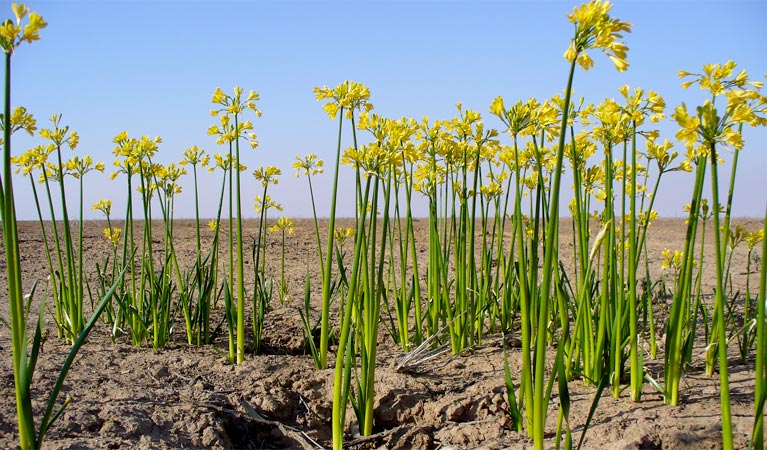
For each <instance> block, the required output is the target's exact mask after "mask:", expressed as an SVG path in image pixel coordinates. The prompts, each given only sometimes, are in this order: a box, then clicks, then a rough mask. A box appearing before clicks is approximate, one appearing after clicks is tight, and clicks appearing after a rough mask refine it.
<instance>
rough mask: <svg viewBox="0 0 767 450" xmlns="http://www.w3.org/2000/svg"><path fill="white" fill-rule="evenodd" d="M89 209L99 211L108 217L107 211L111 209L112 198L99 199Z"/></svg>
mask: <svg viewBox="0 0 767 450" xmlns="http://www.w3.org/2000/svg"><path fill="white" fill-rule="evenodd" d="M91 209H92V210H93V211H101V212H103V213H104V215H105V216H107V217H109V213H110V211H112V200H99V201H98V203H95V204H94V205H93V206H91Z"/></svg>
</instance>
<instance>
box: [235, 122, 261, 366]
mask: <svg viewBox="0 0 767 450" xmlns="http://www.w3.org/2000/svg"><path fill="white" fill-rule="evenodd" d="M234 129H235V130H239V129H240V128H239V117H238V115H237V114H235V115H234ZM234 149H235V163H234V164H233V167H232V170H234V172H235V181H236V182H237V189H236V190H235V204H236V213H237V364H241V363H242V362H243V361H244V360H245V273H244V272H245V271H244V267H243V264H244V261H243V259H242V198H241V196H242V184H241V182H240V139H239V137H238V138H237V139H235V141H234ZM264 200H266V199H264ZM254 314H255V311H254Z"/></svg>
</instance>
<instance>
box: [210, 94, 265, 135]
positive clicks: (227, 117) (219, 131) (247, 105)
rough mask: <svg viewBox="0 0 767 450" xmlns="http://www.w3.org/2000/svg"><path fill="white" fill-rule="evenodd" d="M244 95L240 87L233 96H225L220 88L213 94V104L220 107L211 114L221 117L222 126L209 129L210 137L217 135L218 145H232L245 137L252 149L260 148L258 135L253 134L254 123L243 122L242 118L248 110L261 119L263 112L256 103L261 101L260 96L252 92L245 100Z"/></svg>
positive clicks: (212, 126) (213, 126)
mask: <svg viewBox="0 0 767 450" xmlns="http://www.w3.org/2000/svg"><path fill="white" fill-rule="evenodd" d="M243 93H244V91H243V89H242V88H241V87H239V86H236V87H235V88H234V94H233V95H228V94H225V93H224V91H223V90H222V89H221V88H220V87H219V88H216V90H215V92H213V99H212V102H213V103H214V104H216V105H218V106H219V107H218V108H214V109H212V110H211V111H210V114H211V115H212V116H214V117H215V116H218V117H219V121H220V126H219V125H211V126H210V127H209V128H208V135H210V136H216V135H217V136H218V138H217V139H216V143H217V144H218V145H222V144H226V143H229V144H231V143H233V142H234V141H236V140H237V139H240V138H243V137H244V138H246V139H247V141H248V144H250V147H251V148H252V149H256V148H257V147H258V140H256V133H254V132H253V123H252V122H251V121H250V120H246V121H244V122H243V121H242V120H240V118H241V116H242V113H244V112H245V111H246V110H251V111H253V112H255V113H256V116H257V117H261V111H260V110H259V109H258V108H256V103H255V102H256V101H258V100H259V95H258V94H257V93H256V92H255V91H250V92H249V93H248V96H247V97H246V98H245V99H244V100H243V98H242V94H243ZM232 119H234V120H232Z"/></svg>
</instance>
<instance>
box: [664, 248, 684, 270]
mask: <svg viewBox="0 0 767 450" xmlns="http://www.w3.org/2000/svg"><path fill="white" fill-rule="evenodd" d="M661 257H662V259H661V261H660V267H661V269H663V270H665V269H668V268H672V269H674V270H677V269H679V267H680V266H681V265H682V252H681V251H679V250H674V251H673V252H672V251H671V250H669V249H667V248H666V249H663V251H662V252H661Z"/></svg>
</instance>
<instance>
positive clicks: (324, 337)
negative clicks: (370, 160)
mask: <svg viewBox="0 0 767 450" xmlns="http://www.w3.org/2000/svg"><path fill="white" fill-rule="evenodd" d="M343 124H344V108H343V107H341V109H340V111H339V112H338V147H337V149H336V167H335V173H334V175H333V193H332V196H331V199H330V217H329V218H328V220H329V223H328V242H327V245H328V250H327V252H326V254H325V265H324V266H323V267H322V269H323V272H322V313H321V314H322V316H321V318H320V355H319V367H320V368H321V369H324V368H325V367H327V364H328V342H329V339H330V324H329V322H330V268H331V267H332V264H333V238H334V234H333V232H334V231H335V226H336V197H337V194H338V169H339V166H340V164H341V130H342V129H343ZM343 345H345V343H344V342H343V341H341V342H340V343H339V349H340V348H341V347H342V346H343Z"/></svg>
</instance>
